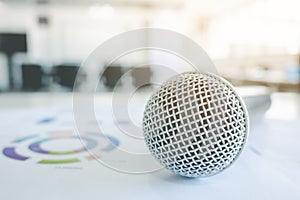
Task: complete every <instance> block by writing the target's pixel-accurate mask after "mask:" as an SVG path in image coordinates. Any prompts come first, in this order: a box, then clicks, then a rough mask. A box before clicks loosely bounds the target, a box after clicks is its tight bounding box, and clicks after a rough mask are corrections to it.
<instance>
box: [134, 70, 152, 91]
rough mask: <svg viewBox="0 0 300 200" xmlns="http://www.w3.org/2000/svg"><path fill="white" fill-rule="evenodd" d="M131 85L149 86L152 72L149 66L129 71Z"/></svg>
mask: <svg viewBox="0 0 300 200" xmlns="http://www.w3.org/2000/svg"><path fill="white" fill-rule="evenodd" d="M130 74H131V77H132V81H133V85H134V86H135V87H147V86H150V85H151V84H150V80H151V76H152V72H151V69H150V67H137V68H133V69H131V71H130Z"/></svg>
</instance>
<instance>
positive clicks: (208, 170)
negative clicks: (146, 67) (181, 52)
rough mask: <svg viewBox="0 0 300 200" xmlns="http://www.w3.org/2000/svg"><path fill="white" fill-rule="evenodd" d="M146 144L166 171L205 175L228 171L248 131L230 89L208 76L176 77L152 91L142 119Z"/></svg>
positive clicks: (242, 111)
mask: <svg viewBox="0 0 300 200" xmlns="http://www.w3.org/2000/svg"><path fill="white" fill-rule="evenodd" d="M143 131H144V136H145V140H146V144H147V146H148V148H149V150H150V151H151V153H152V154H153V155H154V157H155V158H156V159H157V160H158V161H159V162H160V163H161V164H162V165H164V166H165V167H166V168H167V169H169V170H171V171H172V172H174V173H176V174H180V175H182V176H187V177H197V176H202V177H205V176H211V175H214V174H216V173H219V172H221V171H222V170H224V169H225V168H227V167H228V166H230V165H231V164H232V163H233V162H234V161H235V159H236V158H237V157H238V155H239V154H240V152H241V151H242V149H243V147H244V144H245V142H246V138H247V135H248V132H249V121H248V113H247V110H246V107H245V105H244V103H243V101H242V99H241V98H240V97H239V96H238V95H237V93H236V92H235V91H234V88H233V86H231V84H229V83H228V82H227V81H225V80H224V79H222V78H220V77H218V76H216V75H212V74H199V73H196V72H189V73H183V74H179V75H177V76H175V77H173V78H171V79H170V80H168V81H167V82H166V83H164V84H163V85H162V86H161V87H160V89H159V90H158V91H156V92H155V93H154V94H153V95H152V96H151V98H150V100H149V101H148V103H147V105H146V109H145V112H144V118H143Z"/></svg>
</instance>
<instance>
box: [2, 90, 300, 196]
mask: <svg viewBox="0 0 300 200" xmlns="http://www.w3.org/2000/svg"><path fill="white" fill-rule="evenodd" d="M96 98H97V99H98V100H99V103H100V102H105V101H107V99H108V98H109V95H107V94H102V95H100V94H99V95H98V96H97V97H96ZM105 99H106V100H105ZM106 103H107V102H106ZM71 105H72V94H71V93H69V94H65V93H54V94H48V93H25V94H24V93H21V94H20V93H19V94H18V93H17V94H16V93H11V94H0V117H1V122H0V138H1V139H0V148H1V150H3V148H5V147H8V146H9V145H15V144H12V142H11V141H12V140H14V139H15V138H18V137H20V136H26V135H28V134H40V133H41V132H46V131H48V130H55V129H68V128H71V127H73V126H74V124H73V123H72V119H71V116H72V115H71V114H66V112H70V110H71V109H72V106H71ZM265 108H266V107H265V106H263V107H262V108H259V106H257V109H254V108H252V110H251V111H250V114H251V132H250V135H249V140H248V143H247V147H246V148H245V150H244V152H243V153H242V155H241V157H240V158H239V159H238V161H237V162H236V163H235V164H234V165H233V166H232V167H230V168H229V169H227V170H225V171H224V172H222V173H220V174H219V175H216V176H213V177H209V178H198V179H189V178H182V177H179V176H176V175H173V174H171V173H169V172H168V171H166V170H159V171H157V172H153V173H145V174H140V175H133V174H127V173H121V172H117V171H115V170H112V169H110V168H108V167H105V166H103V165H102V164H100V163H99V162H97V161H95V160H93V161H83V162H79V163H74V164H72V163H71V164H54V165H53V164H52V165H50V164H48V165H47V164H46V165H42V164H38V163H37V160H38V159H40V158H42V157H43V155H40V156H38V154H30V152H29V150H28V149H26V145H24V146H22V147H21V146H20V149H17V150H18V153H20V154H22V153H24V155H25V154H26V155H30V156H32V157H31V158H32V159H31V160H30V159H29V160H26V161H19V160H14V159H11V158H8V157H6V156H4V155H3V154H1V155H0V166H1V172H0V177H1V178H0V186H1V189H0V199H72V200H74V199H151V200H153V199H300V190H299V186H300V156H299V155H300V132H299V131H300V96H299V95H297V94H288V93H287V94H283V93H276V94H273V95H272V104H271V107H270V108H269V110H268V111H267V112H266V114H263V113H264V109H265ZM45 117H46V118H47V117H54V118H56V121H54V122H51V123H44V124H43V123H41V124H38V123H37V122H38V121H39V120H41V119H44V118H45ZM105 117H106V116H104V118H105ZM50 121H51V119H50ZM42 122H43V121H42ZM46 122H47V120H46ZM70 144H71V143H70ZM49 145H50V144H49ZM72 145H75V146H76V145H77V144H73V143H72ZM123 145H125V144H123ZM50 146H51V145H50ZM125 146H126V145H125ZM48 147H49V146H48ZM18 148H19V147H18ZM49 148H50V147H49ZM129 148H131V147H129ZM132 148H133V150H134V147H132ZM35 156H36V157H35Z"/></svg>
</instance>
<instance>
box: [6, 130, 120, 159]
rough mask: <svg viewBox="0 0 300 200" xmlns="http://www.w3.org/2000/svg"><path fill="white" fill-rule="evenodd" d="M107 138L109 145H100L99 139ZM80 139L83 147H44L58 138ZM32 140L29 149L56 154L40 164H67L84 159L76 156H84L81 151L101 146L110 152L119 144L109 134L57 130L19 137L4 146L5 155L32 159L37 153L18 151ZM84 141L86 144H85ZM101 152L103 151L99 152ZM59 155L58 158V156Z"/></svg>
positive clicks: (92, 157)
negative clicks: (66, 148)
mask: <svg viewBox="0 0 300 200" xmlns="http://www.w3.org/2000/svg"><path fill="white" fill-rule="evenodd" d="M99 138H100V139H102V140H103V138H105V139H106V140H107V141H108V142H107V145H105V146H103V147H100V148H99V147H98V146H99V143H98V140H99ZM61 139H64V140H78V141H80V142H81V144H82V147H81V148H76V149H73V150H67V151H59V150H46V149H43V147H42V144H43V143H47V142H50V141H51V142H56V141H58V140H61ZM29 141H32V142H31V143H30V144H26V146H27V145H28V149H29V150H30V151H31V152H33V153H36V154H41V155H43V154H44V155H45V154H47V155H51V156H55V159H53V158H51V159H49V158H44V159H40V160H39V161H37V163H39V164H66V163H76V162H80V161H81V160H82V159H80V158H78V157H75V155H76V154H78V156H82V154H80V155H79V153H84V152H87V150H91V149H94V148H99V149H100V151H102V152H109V151H113V150H114V149H115V148H116V147H117V146H119V140H118V139H117V138H115V137H113V136H108V135H103V134H88V135H87V136H81V137H79V136H75V135H74V134H73V131H71V130H70V131H56V132H55V133H53V132H51V133H48V134H47V135H46V136H42V135H38V134H36V135H29V136H26V137H22V138H17V139H15V140H13V141H12V142H11V145H10V146H9V147H4V148H3V150H2V153H3V155H5V156H6V157H8V158H11V159H14V160H19V161H25V160H28V159H30V158H31V157H34V155H36V154H32V155H31V156H26V155H21V154H20V153H18V152H17V151H16V149H18V147H19V146H20V145H21V144H23V142H29ZM83 143H84V144H85V145H83ZM99 154H101V152H99ZM61 155H65V156H66V155H73V156H72V157H70V158H65V157H63V158H61V157H60V156H61ZM56 157H57V158H56ZM83 158H84V159H86V160H92V159H95V158H97V156H93V155H85V156H83Z"/></svg>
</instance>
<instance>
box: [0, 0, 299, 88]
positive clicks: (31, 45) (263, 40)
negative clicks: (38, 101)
mask: <svg viewBox="0 0 300 200" xmlns="http://www.w3.org/2000/svg"><path fill="white" fill-rule="evenodd" d="M299 8H300V2H299V1H298V0H228V1H221V0H211V1H204V0H186V1H184V0H165V1H159V0H0V91H1V92H11V91H13V92H16V91H17V92H27V91H43V92H57V91H59V92H60V91H63V92H64V91H72V89H73V83H74V81H75V76H76V74H77V73H78V67H79V66H80V64H81V63H82V62H83V61H84V60H85V59H86V58H87V57H88V55H89V54H90V53H91V52H92V51H93V50H94V49H95V48H96V47H97V46H98V45H100V44H101V43H102V42H103V41H105V40H107V39H109V38H111V37H112V36H114V35H117V34H119V33H122V32H124V31H129V30H133V29H137V28H143V27H155V28H165V29H170V30H174V31H177V32H179V33H182V34H184V35H186V36H188V37H189V38H191V39H193V40H194V41H195V42H197V43H198V44H199V45H200V46H201V47H203V48H204V49H205V51H207V53H208V55H209V56H210V57H211V58H212V59H213V61H214V63H215V64H216V66H217V68H218V70H219V72H220V74H221V75H222V76H224V77H225V78H227V79H229V80H230V81H231V82H232V83H233V84H235V85H239V86H240V85H262V86H267V87H269V88H271V89H272V91H280V92H297V93H299V92H300V79H299V77H300V56H299V52H300V12H299ZM179 48H180V47H179ZM147 55H148V56H147ZM149 57H150V59H153V57H151V55H150V54H145V55H144V56H141V55H139V54H134V55H131V56H127V58H124V59H119V60H117V61H116V62H115V63H112V64H111V63H110V66H109V67H108V68H107V70H106V71H105V72H104V74H103V78H102V80H101V81H100V84H101V87H99V90H111V89H112V88H114V87H115V85H116V84H117V82H118V80H119V78H120V77H121V76H122V74H124V73H125V72H126V71H127V70H128V69H130V68H131V67H136V66H139V65H141V64H144V63H147V60H149ZM155 59H156V60H158V61H159V59H161V58H158V57H156V58H155ZM165 59H167V58H165ZM107 62H108V61H107ZM105 65H107V63H106V61H103V63H100V64H99V71H100V69H101V67H103V66H105ZM173 65H174V67H180V65H181V64H180V62H178V63H176V62H174V63H173ZM176 65H178V66H176ZM156 69H157V68H156ZM89 73H92V74H95V73H94V72H88V71H87V72H85V73H84V74H80V75H81V77H82V78H81V79H79V80H81V81H82V82H84V81H86V80H87V79H89V78H90V77H91V76H90V74H89ZM96 74H98V72H97V73H96ZM155 76H157V73H156V72H155V69H152V68H151V66H150V67H149V66H148V67H145V66H144V67H141V68H140V69H137V70H134V71H132V73H131V74H130V77H131V79H130V82H129V83H128V84H133V85H134V84H136V85H139V83H138V82H141V81H145V80H153V79H155ZM121 84H124V82H123V83H120V84H119V85H120V86H121ZM125 85H126V84H125Z"/></svg>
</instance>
